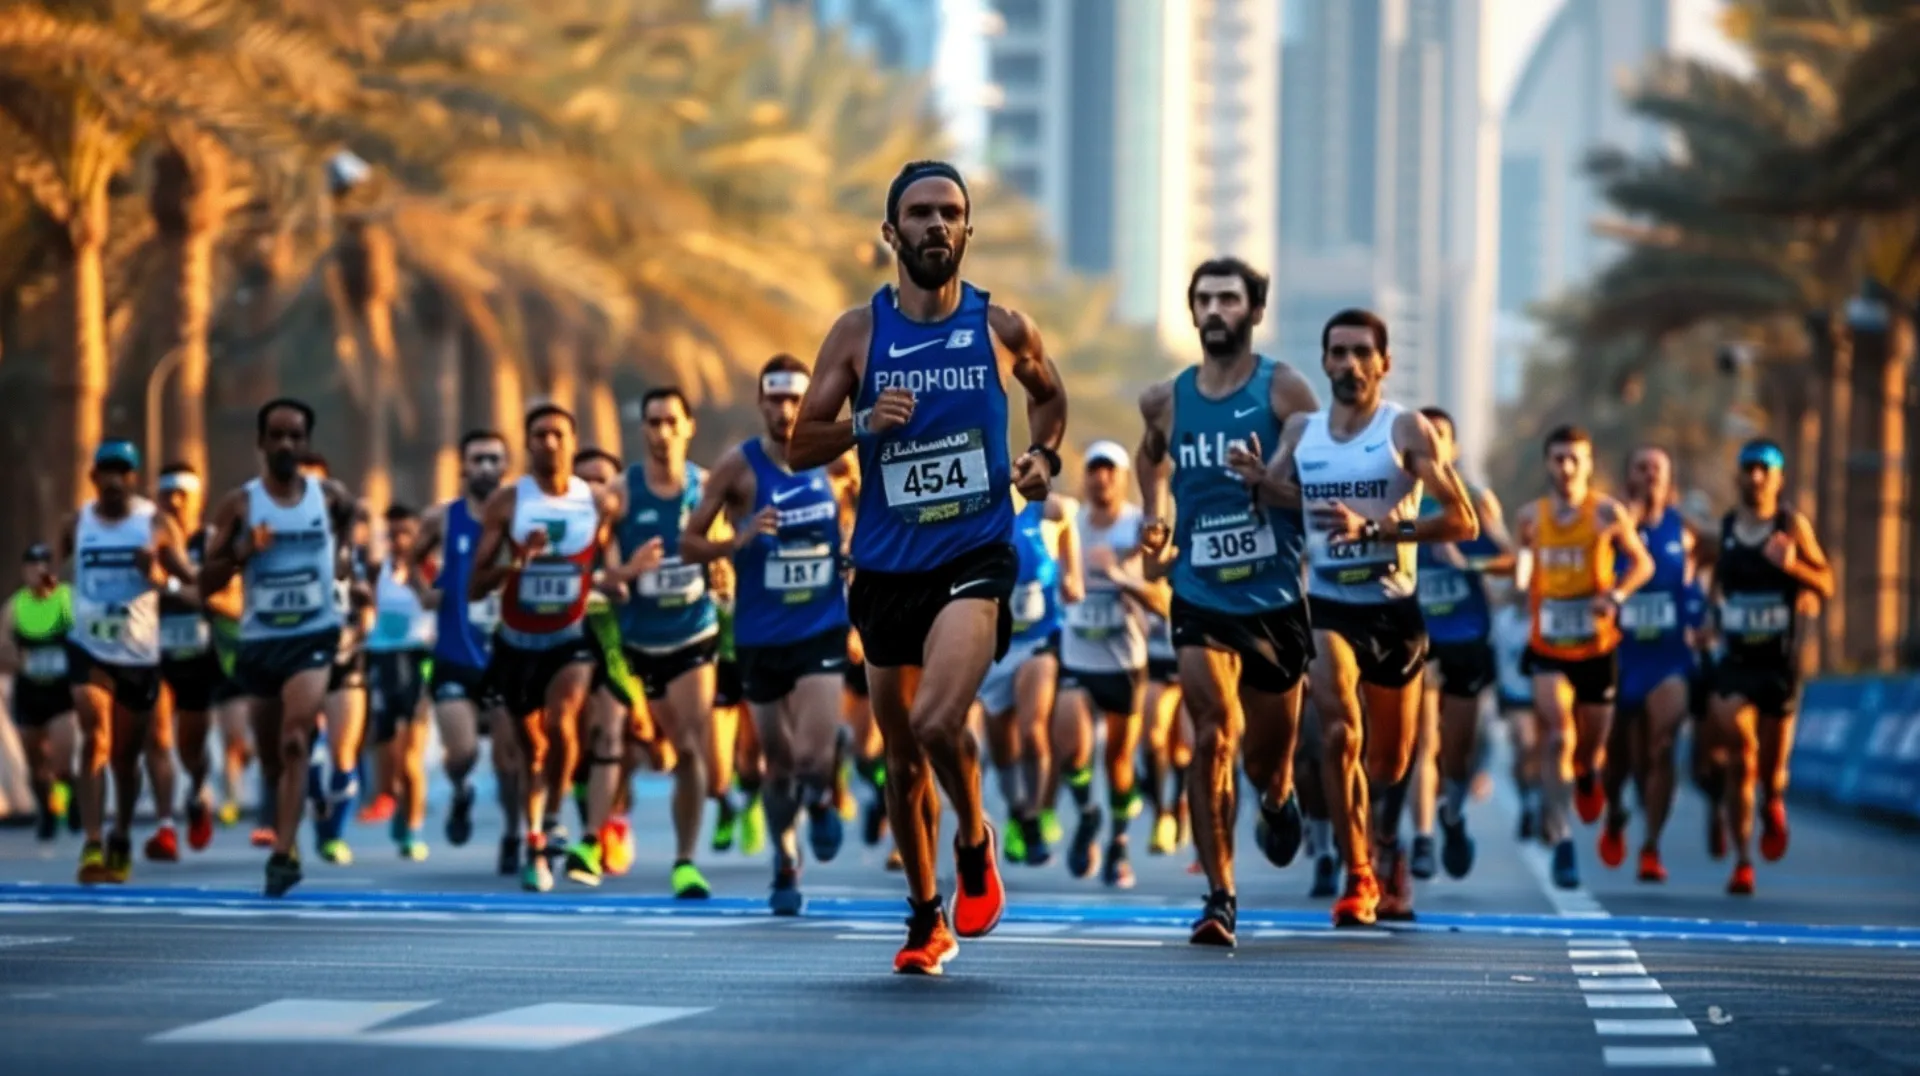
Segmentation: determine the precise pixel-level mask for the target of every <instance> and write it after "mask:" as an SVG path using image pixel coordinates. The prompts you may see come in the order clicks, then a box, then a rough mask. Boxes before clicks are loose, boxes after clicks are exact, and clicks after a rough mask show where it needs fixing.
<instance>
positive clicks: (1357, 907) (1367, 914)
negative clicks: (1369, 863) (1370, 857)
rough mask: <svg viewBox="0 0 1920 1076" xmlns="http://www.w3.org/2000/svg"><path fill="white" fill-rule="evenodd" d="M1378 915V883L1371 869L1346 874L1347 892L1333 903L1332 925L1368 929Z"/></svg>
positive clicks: (1362, 868) (1361, 869)
mask: <svg viewBox="0 0 1920 1076" xmlns="http://www.w3.org/2000/svg"><path fill="white" fill-rule="evenodd" d="M1379 914H1380V882H1379V880H1378V879H1376V878H1374V876H1373V868H1372V867H1360V868H1358V869H1355V870H1350V871H1348V872H1347V891H1346V892H1345V893H1343V894H1341V896H1340V899H1339V900H1336V901H1334V902H1333V925H1334V926H1336V927H1370V926H1372V925H1373V924H1374V921H1375V920H1376V919H1378V918H1379Z"/></svg>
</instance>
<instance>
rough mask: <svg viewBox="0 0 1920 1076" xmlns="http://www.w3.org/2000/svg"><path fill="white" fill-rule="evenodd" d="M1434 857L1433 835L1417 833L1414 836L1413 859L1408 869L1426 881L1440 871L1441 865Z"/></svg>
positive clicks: (1416, 876)
mask: <svg viewBox="0 0 1920 1076" xmlns="http://www.w3.org/2000/svg"><path fill="white" fill-rule="evenodd" d="M1434 858H1435V857H1434V853H1433V837H1432V836H1431V835H1416V836H1415V837H1414V838H1413V856H1412V861H1411V862H1410V863H1408V865H1407V869H1408V870H1409V871H1411V872H1412V873H1413V876H1414V877H1415V878H1418V879H1420V880H1421V881H1423V882H1424V881H1426V880H1427V879H1429V878H1431V877H1433V876H1434V875H1435V874H1437V873H1439V870H1440V867H1439V864H1437V863H1436V862H1434Z"/></svg>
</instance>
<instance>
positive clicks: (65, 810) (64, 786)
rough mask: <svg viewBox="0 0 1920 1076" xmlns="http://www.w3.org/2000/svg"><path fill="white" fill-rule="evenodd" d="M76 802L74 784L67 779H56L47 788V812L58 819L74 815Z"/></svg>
mask: <svg viewBox="0 0 1920 1076" xmlns="http://www.w3.org/2000/svg"><path fill="white" fill-rule="evenodd" d="M75 806H76V803H75V801H74V798H73V786H72V785H70V784H68V783H67V782H65V781H55V782H54V783H53V787H52V788H49V789H47V814H49V815H51V816H53V817H54V818H56V819H60V818H69V817H72V815H73V814H74V813H75V812H74V807H75Z"/></svg>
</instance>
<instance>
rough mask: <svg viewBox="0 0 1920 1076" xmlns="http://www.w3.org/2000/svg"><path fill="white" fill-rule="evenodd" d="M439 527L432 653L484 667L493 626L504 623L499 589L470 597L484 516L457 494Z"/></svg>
mask: <svg viewBox="0 0 1920 1076" xmlns="http://www.w3.org/2000/svg"><path fill="white" fill-rule="evenodd" d="M441 531H442V533H441V536H440V575H439V577H438V578H437V579H435V580H434V586H436V587H438V588H439V589H440V605H439V607H438V608H437V609H435V610H434V613H433V623H434V633H435V634H434V642H433V657H434V660H436V661H443V662H447V663H448V664H452V665H460V666H464V667H466V668H469V669H484V668H486V667H487V655H488V652H489V651H490V650H491V649H492V647H491V643H492V641H493V627H494V625H495V624H498V623H499V622H500V599H499V596H498V595H497V594H496V595H490V596H489V597H488V599H487V601H486V602H485V603H483V604H481V605H478V606H476V605H473V604H472V603H471V602H469V601H468V599H467V581H468V580H469V579H471V578H472V576H473V553H474V550H475V549H477V548H478V547H479V545H480V521H479V520H477V519H475V518H473V513H472V512H469V511H467V501H466V498H464V497H459V498H455V499H454V500H453V501H451V502H449V503H448V504H447V511H446V518H445V519H444V521H443V522H442V523H441Z"/></svg>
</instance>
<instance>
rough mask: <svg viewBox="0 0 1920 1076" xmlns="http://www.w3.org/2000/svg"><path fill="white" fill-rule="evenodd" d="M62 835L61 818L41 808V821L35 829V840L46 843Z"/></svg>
mask: <svg viewBox="0 0 1920 1076" xmlns="http://www.w3.org/2000/svg"><path fill="white" fill-rule="evenodd" d="M59 835H60V816H59V815H57V814H54V813H53V812H52V811H50V810H48V809H47V808H45V807H42V808H40V820H39V823H38V824H37V825H36V826H35V827H34V830H33V838H34V840H37V841H41V842H46V841H51V840H53V839H54V838H55V837H58V836H59Z"/></svg>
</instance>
